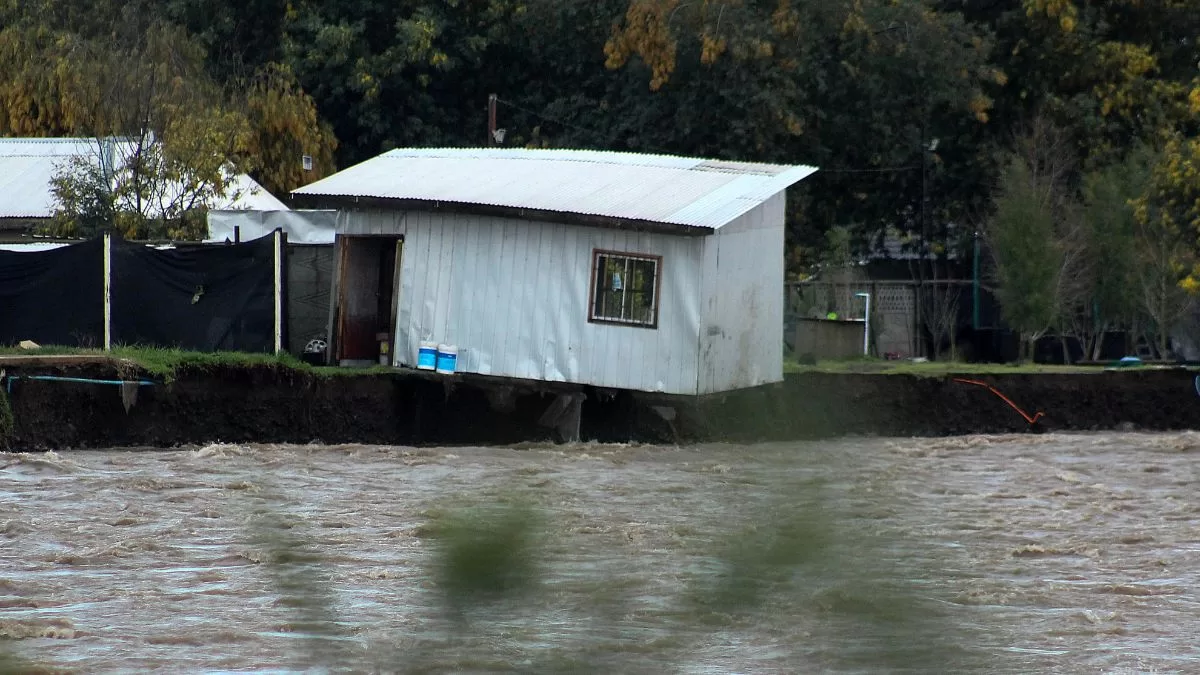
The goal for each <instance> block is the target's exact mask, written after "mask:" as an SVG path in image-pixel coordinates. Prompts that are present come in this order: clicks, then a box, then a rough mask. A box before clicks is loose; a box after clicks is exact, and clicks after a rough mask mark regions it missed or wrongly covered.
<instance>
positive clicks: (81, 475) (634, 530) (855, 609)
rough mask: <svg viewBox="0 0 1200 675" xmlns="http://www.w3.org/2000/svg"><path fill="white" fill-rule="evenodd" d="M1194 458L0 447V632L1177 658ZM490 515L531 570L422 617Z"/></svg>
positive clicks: (328, 657)
mask: <svg viewBox="0 0 1200 675" xmlns="http://www.w3.org/2000/svg"><path fill="white" fill-rule="evenodd" d="M1198 460H1200V435H1197V434H1191V433H1185V434H1144V435H1143V434H1124V433H1123V434H1091V435H1044V436H998V437H967V438H954V439H865V440H840V441H833V442H813V443H785V444H764V445H753V446H731V445H707V446H700V447H690V448H665V447H648V446H635V447H624V446H602V445H581V446H573V447H550V446H531V447H519V448H441V449H414V448H400V447H378V446H336V447H329V446H234V445H212V446H207V447H203V448H197V449H190V450H188V449H185V450H162V451H127V450H111V451H79V452H59V453H48V454H32V455H20V454H2V455H0V636H4V637H7V638H12V639H11V640H8V641H0V649H6V650H7V651H8V652H10V653H11V654H14V655H16V656H17V657H18V658H21V659H24V660H26V661H33V662H36V663H38V664H40V665H43V666H52V667H56V668H62V669H66V670H70V671H76V672H87V673H103V672H148V671H161V672H281V671H291V672H299V671H305V670H308V669H313V668H316V669H325V670H343V669H344V670H346V671H352V672H565V671H578V670H583V669H585V668H587V667H591V668H593V669H594V672H622V673H625V672H656V673H675V672H678V673H735V672H736V673H808V672H868V673H869V672H898V671H901V670H903V669H905V668H906V667H909V668H911V669H912V670H913V671H914V672H917V671H919V672H988V673H995V672H1039V673H1134V672H1154V673H1175V672H1178V673H1196V672H1200V647H1198V645H1200V640H1198V639H1197V636H1200V590H1198V589H1200V527H1198V526H1200V498H1198V488H1200V480H1198V478H1200V469H1198V467H1200V464H1198ZM513 504H521V505H523V508H528V510H529V512H530V513H532V514H535V515H536V522H537V525H536V537H534V538H533V540H531V543H529V544H528V546H529V550H530V551H531V553H530V554H529V559H530V560H532V561H533V562H532V567H531V569H533V570H535V572H533V573H532V576H533V578H532V580H531V581H529V584H531V585H526V586H522V589H523V590H522V591H521V592H520V593H515V594H507V595H505V594H501V595H498V596H496V597H494V598H485V599H483V600H481V601H480V602H479V603H478V604H477V605H475V606H468V607H466V608H463V607H451V606H450V605H449V604H448V603H447V595H446V593H445V592H444V590H445V589H444V588H443V584H441V583H439V579H442V578H444V577H441V576H439V574H441V572H439V570H438V565H439V560H440V559H439V557H438V551H439V550H442V549H440V548H439V546H441V545H442V544H441V543H439V542H441V541H442V540H440V539H439V538H438V536H437V533H438V532H439V528H438V526H437V523H438V522H439V519H441V518H444V517H446V515H447V514H454V513H456V512H458V511H460V510H464V509H465V511H463V512H464V513H466V512H470V513H475V514H479V513H487V512H488V509H489V508H493V507H494V508H501V507H505V506H506V505H508V506H511V505H513ZM280 542H283V543H282V544H281V543H280ZM281 551H283V553H281ZM288 551H290V552H291V553H288Z"/></svg>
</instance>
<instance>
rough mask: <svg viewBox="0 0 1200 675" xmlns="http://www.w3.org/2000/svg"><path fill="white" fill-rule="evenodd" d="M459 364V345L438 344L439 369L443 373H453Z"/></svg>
mask: <svg viewBox="0 0 1200 675" xmlns="http://www.w3.org/2000/svg"><path fill="white" fill-rule="evenodd" d="M457 366H458V347H455V346H454V345H438V346H437V371H438V372H439V373H441V374H443V375H453V374H454V369H455V368H456V367H457Z"/></svg>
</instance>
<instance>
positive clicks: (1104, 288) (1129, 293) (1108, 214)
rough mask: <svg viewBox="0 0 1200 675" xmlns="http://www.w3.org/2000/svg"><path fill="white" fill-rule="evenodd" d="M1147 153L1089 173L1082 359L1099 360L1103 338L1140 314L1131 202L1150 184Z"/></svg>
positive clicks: (1080, 317) (1085, 182) (1080, 325)
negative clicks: (1088, 269)
mask: <svg viewBox="0 0 1200 675" xmlns="http://www.w3.org/2000/svg"><path fill="white" fill-rule="evenodd" d="M1151 159H1152V158H1151V157H1150V156H1149V152H1148V151H1145V150H1143V151H1140V152H1137V153H1134V154H1131V155H1130V156H1129V158H1128V159H1126V160H1125V161H1124V162H1121V163H1120V164H1117V165H1113V166H1109V167H1105V168H1103V169H1099V170H1096V171H1091V172H1089V173H1087V174H1086V175H1085V176H1084V178H1083V191H1082V199H1083V204H1084V222H1085V224H1086V229H1085V232H1086V235H1087V237H1088V240H1087V243H1086V246H1087V248H1088V255H1089V257H1090V259H1091V263H1092V274H1090V275H1089V277H1088V280H1087V281H1088V283H1089V284H1090V293H1089V294H1088V300H1089V302H1088V303H1087V305H1086V306H1084V307H1081V308H1079V309H1080V310H1081V311H1079V312H1077V315H1076V317H1075V318H1076V319H1077V325H1078V329H1077V330H1078V333H1079V335H1080V336H1081V342H1082V343H1083V348H1084V354H1085V355H1087V356H1089V357H1090V358H1091V359H1093V360H1095V359H1098V358H1100V348H1101V347H1102V344H1103V340H1104V336H1105V335H1106V334H1107V333H1109V332H1110V331H1113V330H1120V329H1123V328H1129V327H1131V326H1133V325H1134V323H1135V317H1136V315H1137V312H1138V293H1137V274H1138V269H1137V268H1138V260H1137V243H1138V242H1137V229H1136V222H1135V220H1134V210H1133V200H1135V199H1137V198H1138V197H1139V196H1140V195H1141V194H1142V192H1143V190H1144V189H1145V186H1146V182H1147V180H1148V179H1149V164H1150V161H1151Z"/></svg>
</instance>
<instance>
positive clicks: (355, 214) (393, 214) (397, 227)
mask: <svg viewBox="0 0 1200 675" xmlns="http://www.w3.org/2000/svg"><path fill="white" fill-rule="evenodd" d="M337 221H338V228H337V231H338V234H343V235H349V236H354V235H359V236H362V235H397V234H404V229H405V212H404V211H396V210H391V209H355V210H351V211H339V212H338V217H337Z"/></svg>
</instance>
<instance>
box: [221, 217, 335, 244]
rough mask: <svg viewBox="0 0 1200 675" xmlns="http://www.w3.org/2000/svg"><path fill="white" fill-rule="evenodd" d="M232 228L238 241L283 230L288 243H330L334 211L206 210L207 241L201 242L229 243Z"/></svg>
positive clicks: (232, 238)
mask: <svg viewBox="0 0 1200 675" xmlns="http://www.w3.org/2000/svg"><path fill="white" fill-rule="evenodd" d="M235 227H236V228H241V231H240V237H241V241H250V240H251V239H258V238H259V237H265V236H266V235H268V234H270V233H271V232H273V231H275V229H276V228H283V231H284V233H286V234H287V240H288V243H289V244H332V243H333V236H334V233H335V231H336V229H337V211H317V210H299V211H241V210H237V211H233V210H228V211H225V210H219V211H209V212H208V238H207V239H205V240H204V241H206V242H223V241H227V240H228V241H233V240H234V228H235Z"/></svg>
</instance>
